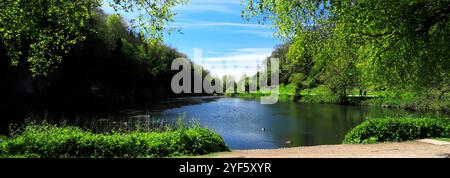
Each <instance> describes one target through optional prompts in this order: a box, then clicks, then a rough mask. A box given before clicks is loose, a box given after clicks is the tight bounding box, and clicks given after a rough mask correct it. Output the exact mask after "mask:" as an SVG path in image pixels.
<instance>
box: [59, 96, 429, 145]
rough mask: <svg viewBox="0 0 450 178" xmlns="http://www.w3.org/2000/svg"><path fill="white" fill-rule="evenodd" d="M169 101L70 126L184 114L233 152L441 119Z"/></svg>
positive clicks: (110, 125) (332, 140)
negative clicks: (390, 120)
mask: <svg viewBox="0 0 450 178" xmlns="http://www.w3.org/2000/svg"><path fill="white" fill-rule="evenodd" d="M164 103H170V105H164V104H161V103H154V104H156V105H158V106H160V107H159V108H154V107H153V105H149V106H147V108H141V109H139V110H133V111H127V112H125V113H123V114H117V115H110V116H97V118H96V119H87V120H84V119H78V120H72V121H67V122H69V123H68V124H70V125H77V126H80V127H82V128H87V129H89V130H93V131H95V132H107V131H111V130H118V129H121V130H135V129H140V130H158V129H164V127H166V126H168V125H173V124H175V123H176V118H177V117H178V116H179V115H180V114H184V115H185V118H186V121H191V120H192V119H193V118H195V119H198V121H199V122H200V124H201V126H202V127H207V128H210V129H212V130H213V131H215V132H217V133H219V134H220V135H221V136H222V137H223V138H224V139H225V142H226V143H227V144H228V145H229V146H230V148H231V149H257V148H281V147H293V146H312V145H323V144H340V143H342V141H343V139H344V136H345V134H346V133H347V132H348V131H349V130H350V129H352V128H353V127H355V126H356V125H358V124H360V123H361V122H363V121H364V120H366V119H368V118H386V117H423V116H433V117H436V116H437V114H429V113H420V112H409V111H405V110H397V109H385V108H379V107H359V106H343V105H335V104H306V103H301V104H299V103H294V102H281V103H278V104H275V105H261V104H260V103H259V101H258V100H251V99H241V98H226V97H225V98H222V97H191V98H182V99H173V100H171V101H170V102H168V101H166V102H164ZM161 106H164V107H161ZM85 117H87V118H92V117H91V116H85ZM80 118H82V117H80Z"/></svg>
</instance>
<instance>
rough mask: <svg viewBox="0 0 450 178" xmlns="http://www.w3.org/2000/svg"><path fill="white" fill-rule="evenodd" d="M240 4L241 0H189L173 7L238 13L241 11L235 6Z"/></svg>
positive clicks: (196, 10)
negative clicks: (184, 3) (185, 3)
mask: <svg viewBox="0 0 450 178" xmlns="http://www.w3.org/2000/svg"><path fill="white" fill-rule="evenodd" d="M240 4H241V0H190V1H189V2H188V4H187V5H182V6H181V5H180V6H177V7H175V8H174V10H175V11H177V12H193V13H204V12H217V13H231V14H240V13H241V11H240V9H239V8H236V6H239V5H240Z"/></svg>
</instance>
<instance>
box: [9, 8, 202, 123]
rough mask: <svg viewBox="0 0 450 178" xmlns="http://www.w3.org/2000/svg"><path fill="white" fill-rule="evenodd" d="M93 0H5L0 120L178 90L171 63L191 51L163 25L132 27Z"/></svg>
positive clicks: (120, 103) (101, 106) (110, 105)
mask: <svg viewBox="0 0 450 178" xmlns="http://www.w3.org/2000/svg"><path fill="white" fill-rule="evenodd" d="M91 3H92V4H91ZM94 3H95V1H90V0H89V1H77V2H67V3H59V2H58V1H39V2H38V1H36V3H30V2H23V1H12V0H11V1H9V0H8V1H2V2H1V4H0V6H1V7H0V9H1V10H0V58H1V60H0V68H1V69H0V72H1V73H0V83H2V85H0V97H1V98H2V102H0V106H1V107H0V108H1V113H2V116H1V119H0V120H2V122H3V123H9V121H11V120H22V119H23V118H24V117H25V116H26V114H29V113H36V114H43V113H47V112H49V113H60V114H65V116H70V114H75V113H79V112H106V111H108V112H109V111H113V110H118V109H124V108H127V107H131V106H136V105H141V104H145V103H146V102H148V101H150V100H153V99H161V98H168V97H179V96H180V95H175V94H174V93H173V92H172V89H171V86H170V81H171V79H172V77H173V75H174V74H175V73H176V72H177V71H172V70H171V69H170V65H171V63H172V60H174V59H176V58H178V57H186V56H185V55H184V54H182V53H180V52H178V51H177V50H176V49H173V48H171V47H169V46H166V45H164V44H163V43H162V41H160V40H158V38H159V37H158V36H160V35H162V34H160V32H161V30H162V29H161V30H158V31H154V34H153V35H154V36H150V35H149V34H151V32H152V31H151V29H150V30H145V29H143V30H142V29H141V28H136V27H135V28H133V27H132V26H130V22H129V21H125V20H124V19H123V18H122V17H121V16H119V15H107V14H105V13H103V12H102V10H100V9H99V8H98V4H97V5H95V4H94ZM126 5H127V4H126V3H123V4H117V6H118V7H122V6H123V7H125V6H126ZM138 5H139V4H138ZM138 5H135V6H137V7H140V6H138ZM164 6H170V5H165V4H163V5H161V8H163V7H164ZM24 12H28V13H26V15H27V16H20V15H21V14H24ZM160 12H161V13H163V12H164V11H160ZM11 15H15V16H11ZM24 15H25V14H24ZM164 17H165V16H163V15H161V14H160V16H158V18H164ZM21 22H22V23H23V24H20V23H21ZM152 25H153V27H155V28H156V27H158V25H159V24H152ZM140 30H142V31H140ZM164 31H165V32H167V30H166V29H164ZM161 33H162V32H161ZM144 35H146V36H147V37H144ZM206 74H207V72H204V75H206ZM57 117H58V116H57ZM5 125H6V126H7V124H2V126H5Z"/></svg>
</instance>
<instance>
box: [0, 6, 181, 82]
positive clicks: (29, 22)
mask: <svg viewBox="0 0 450 178" xmlns="http://www.w3.org/2000/svg"><path fill="white" fill-rule="evenodd" d="M108 2H109V3H110V5H112V6H113V7H114V9H116V10H117V11H123V12H130V13H133V12H136V13H138V14H139V16H138V17H136V19H132V21H133V22H136V23H133V24H137V25H135V26H136V27H139V28H140V29H141V36H144V34H146V35H147V37H149V38H147V39H150V41H152V42H154V43H156V42H157V41H158V40H160V39H161V37H162V34H163V33H164V32H169V31H170V30H171V29H172V28H167V27H166V23H167V22H168V21H171V20H172V18H173V17H174V15H175V13H173V12H172V11H171V7H173V6H175V5H177V4H180V3H184V2H185V1H184V0H173V1H161V0H132V1H122V0H114V1H108ZM100 5H101V2H100V1H99V0H77V1H59V0H35V1H25V0H3V1H2V2H0V42H1V43H3V44H4V46H5V49H6V51H7V54H8V56H10V58H11V61H12V64H13V65H17V64H18V63H20V62H24V63H25V62H26V63H27V64H29V69H30V71H31V72H32V73H33V74H34V75H44V76H45V75H47V74H48V72H49V69H54V68H55V67H56V66H57V64H59V63H60V62H61V61H62V59H63V57H64V55H65V54H67V53H68V52H69V51H70V50H71V48H73V47H74V46H75V45H76V44H79V43H80V42H81V41H83V40H85V39H86V32H87V31H89V30H92V29H90V28H88V27H87V24H88V23H89V21H90V20H92V16H93V15H94V13H95V11H94V9H95V8H97V7H99V6H100Z"/></svg>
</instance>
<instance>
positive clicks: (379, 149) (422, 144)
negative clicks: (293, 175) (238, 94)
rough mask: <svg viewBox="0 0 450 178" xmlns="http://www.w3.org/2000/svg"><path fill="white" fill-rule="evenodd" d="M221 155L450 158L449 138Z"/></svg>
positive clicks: (250, 151)
mask: <svg viewBox="0 0 450 178" xmlns="http://www.w3.org/2000/svg"><path fill="white" fill-rule="evenodd" d="M215 157H218V158H450V142H440V141H434V140H420V141H412V142H402V143H382V144H371V145H323V146H311V147H296V148H283V149H267V150H234V151H232V152H227V153H219V154H218V155H216V156H215Z"/></svg>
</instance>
